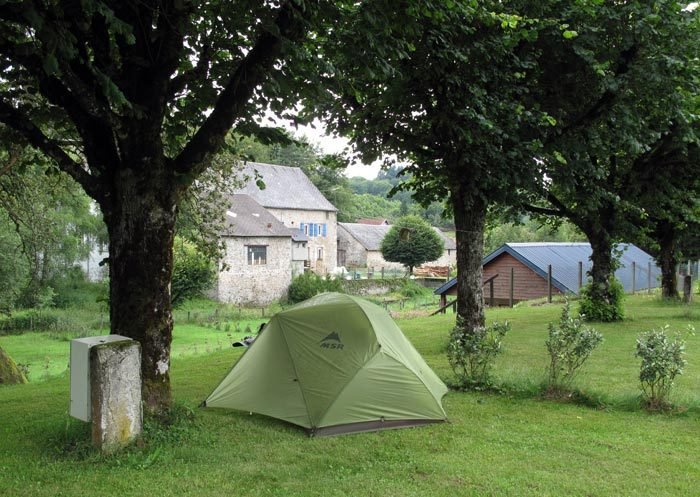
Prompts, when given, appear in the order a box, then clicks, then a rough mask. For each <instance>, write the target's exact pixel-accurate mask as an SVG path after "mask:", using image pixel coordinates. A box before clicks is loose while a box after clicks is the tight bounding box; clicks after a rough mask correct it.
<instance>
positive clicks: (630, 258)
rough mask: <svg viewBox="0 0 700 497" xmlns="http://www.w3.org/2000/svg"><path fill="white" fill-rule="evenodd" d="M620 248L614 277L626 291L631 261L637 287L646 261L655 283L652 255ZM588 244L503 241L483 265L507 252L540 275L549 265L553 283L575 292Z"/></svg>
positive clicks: (656, 273) (656, 275) (626, 245)
mask: <svg viewBox="0 0 700 497" xmlns="http://www.w3.org/2000/svg"><path fill="white" fill-rule="evenodd" d="M616 250H617V251H621V252H622V255H621V256H620V267H619V268H618V270H617V271H615V277H616V278H617V279H618V280H620V282H621V283H622V286H624V288H625V291H627V292H631V291H632V262H635V263H636V273H637V274H636V289H637V290H645V289H646V288H647V281H648V272H649V263H651V286H652V288H655V287H657V286H658V278H659V276H660V275H661V270H660V269H659V267H658V266H657V265H656V263H655V262H654V258H653V257H652V256H650V255H649V254H647V253H646V252H644V251H643V250H642V249H640V248H639V247H637V246H635V245H632V244H631V243H620V244H618V245H617V246H616ZM591 252H592V250H591V245H590V244H589V243H547V242H543V243H506V244H505V245H503V246H501V247H499V248H498V249H496V250H494V251H493V252H491V253H490V254H489V255H487V256H486V257H484V259H483V261H482V265H486V264H488V263H489V262H491V261H492V260H494V259H495V258H497V257H498V256H500V255H501V254H503V253H508V254H510V255H511V256H513V257H515V258H516V259H517V260H519V261H520V262H522V263H523V264H525V265H526V266H527V267H529V268H530V269H532V270H533V271H534V272H535V273H537V274H538V275H539V276H541V277H542V278H546V277H547V269H548V268H547V266H548V265H549V264H551V265H552V284H553V285H554V286H555V287H556V288H558V289H559V290H561V291H562V292H565V293H573V294H578V263H579V261H580V262H582V263H583V274H584V279H585V278H586V272H587V271H588V270H590V269H591V266H592V264H591V261H590V257H591ZM456 283H457V281H456V279H454V278H453V279H452V280H450V281H448V282H447V283H445V284H444V285H442V286H441V287H440V288H438V289H437V290H435V293H436V294H438V295H439V294H442V293H445V292H446V291H447V290H449V289H450V288H452V287H453V286H454V285H455V284H456Z"/></svg>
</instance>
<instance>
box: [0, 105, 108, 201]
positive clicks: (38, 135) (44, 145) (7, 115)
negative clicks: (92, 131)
mask: <svg viewBox="0 0 700 497" xmlns="http://www.w3.org/2000/svg"><path fill="white" fill-rule="evenodd" d="M0 122H3V123H4V124H6V125H7V126H9V127H10V128H12V129H14V130H15V131H16V132H17V133H19V134H20V135H21V136H23V137H24V139H26V140H27V142H29V144H30V145H32V146H33V147H35V148H37V149H39V150H41V151H42V152H43V153H44V154H46V155H47V156H48V157H50V158H51V159H53V160H54V161H55V162H56V164H57V165H58V166H59V168H60V169H61V170H62V171H64V172H65V173H67V174H68V175H70V176H71V177H72V178H73V179H74V180H75V181H77V182H78V183H79V184H80V185H81V186H82V187H83V188H84V189H85V192H86V193H87V194H88V195H90V196H91V197H92V198H94V199H96V200H98V199H99V198H100V192H99V190H98V188H97V183H96V181H95V178H94V177H93V176H92V175H90V173H88V172H87V171H86V170H85V169H84V168H83V167H82V165H81V164H80V163H78V162H76V161H74V160H73V159H72V158H71V157H70V156H69V155H68V154H67V153H66V152H65V151H64V150H63V149H62V148H61V147H60V146H59V145H58V144H57V143H56V142H55V141H53V140H51V139H49V138H48V137H47V136H46V135H45V134H44V133H43V132H42V131H41V130H40V129H39V128H38V127H36V126H35V125H34V123H32V122H31V121H30V120H29V118H28V117H27V116H26V115H25V114H23V113H22V112H20V111H19V110H17V109H15V108H14V107H13V106H12V105H10V104H8V103H7V102H6V101H5V100H4V99H0Z"/></svg>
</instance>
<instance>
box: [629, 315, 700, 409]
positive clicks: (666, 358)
mask: <svg viewBox="0 0 700 497" xmlns="http://www.w3.org/2000/svg"><path fill="white" fill-rule="evenodd" d="M689 328H690V331H691V333H692V331H693V330H692V327H689ZM668 329H669V326H668V325H666V326H664V327H663V328H661V329H654V330H650V331H646V332H644V333H642V334H641V335H640V336H639V337H638V338H637V346H636V352H635V356H636V357H639V358H640V359H641V360H642V362H641V365H640V368H639V381H640V383H641V389H642V396H643V401H644V405H645V406H646V407H647V408H648V409H651V410H667V409H669V408H670V407H671V402H670V395H671V388H672V387H673V380H674V379H675V378H676V376H678V375H681V374H683V368H685V365H686V360H685V340H684V339H683V336H682V333H680V332H676V333H675V335H674V336H673V337H669V336H668Z"/></svg>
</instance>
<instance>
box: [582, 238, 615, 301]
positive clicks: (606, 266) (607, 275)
mask: <svg viewBox="0 0 700 497" xmlns="http://www.w3.org/2000/svg"><path fill="white" fill-rule="evenodd" d="M587 236H588V241H589V242H590V244H591V263H592V266H591V269H590V271H588V275H589V276H590V277H591V283H592V285H591V299H592V300H593V301H599V302H603V303H605V304H610V302H611V295H610V280H611V279H612V277H613V276H614V274H615V267H614V265H613V256H612V249H613V243H612V239H611V238H610V236H609V235H608V234H607V233H606V232H605V231H602V230H600V231H595V232H592V233H590V234H587Z"/></svg>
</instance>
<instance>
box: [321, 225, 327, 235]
mask: <svg viewBox="0 0 700 497" xmlns="http://www.w3.org/2000/svg"><path fill="white" fill-rule="evenodd" d="M326 233H327V231H326V223H323V224H322V225H321V234H322V235H323V236H326Z"/></svg>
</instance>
